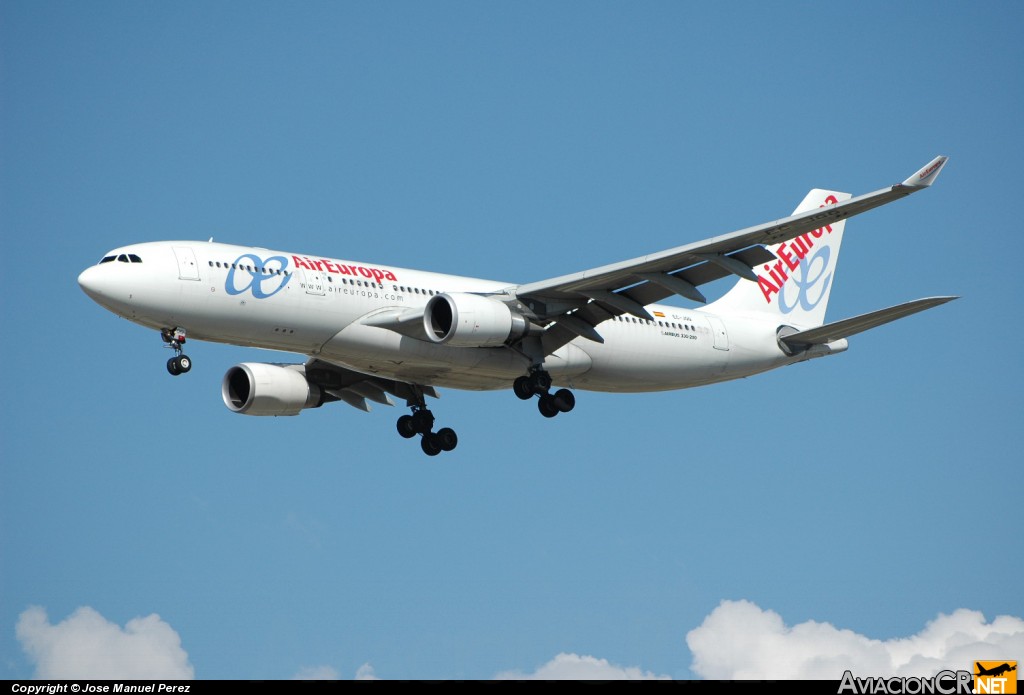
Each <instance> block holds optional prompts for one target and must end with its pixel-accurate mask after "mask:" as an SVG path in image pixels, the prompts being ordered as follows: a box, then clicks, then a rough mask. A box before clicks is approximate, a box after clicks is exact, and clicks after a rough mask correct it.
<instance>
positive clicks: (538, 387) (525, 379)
mask: <svg viewBox="0 0 1024 695" xmlns="http://www.w3.org/2000/svg"><path fill="white" fill-rule="evenodd" d="M550 389H551V375H550V374H548V373H547V372H546V371H545V370H543V369H540V368H537V367H535V368H533V369H531V370H530V373H529V374H527V375H525V376H520V377H516V380H515V381H513V382H512V391H513V392H514V393H515V394H516V397H518V398H519V399H520V400H524V401H527V400H529V399H531V398H533V397H534V396H538V397H539V398H538V400H537V409H538V410H539V411H540V414H541V415H543V416H544V417H554V416H556V415H558V414H559V413H568V412H569V411H570V410H572V409H573V408H575V407H576V396H574V395H573V394H572V391H570V390H569V389H558V390H557V391H555V392H554V393H551V392H550Z"/></svg>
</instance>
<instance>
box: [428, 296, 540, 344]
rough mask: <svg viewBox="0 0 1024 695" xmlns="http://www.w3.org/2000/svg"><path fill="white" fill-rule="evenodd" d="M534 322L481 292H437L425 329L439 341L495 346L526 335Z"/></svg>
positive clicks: (429, 336)
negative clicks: (479, 293)
mask: <svg viewBox="0 0 1024 695" xmlns="http://www.w3.org/2000/svg"><path fill="white" fill-rule="evenodd" d="M529 327H530V324H529V322H528V321H527V320H526V318H525V317H524V316H522V315H521V314H518V313H516V312H514V311H512V309H510V308H509V307H508V306H507V305H506V304H503V303H502V302H500V301H498V300H496V299H491V298H489V297H481V296H480V295H477V294H466V293H461V292H452V293H450V294H436V295H434V296H433V297H431V298H430V301H428V302H427V306H426V309H425V310H424V312H423V330H424V331H425V332H426V334H427V337H428V338H429V339H430V340H431V341H432V342H435V343H442V344H444V345H450V346H452V347H494V346H497V345H504V344H505V342H506V341H508V340H509V339H512V338H519V337H521V336H524V335H526V331H527V330H528V329H529Z"/></svg>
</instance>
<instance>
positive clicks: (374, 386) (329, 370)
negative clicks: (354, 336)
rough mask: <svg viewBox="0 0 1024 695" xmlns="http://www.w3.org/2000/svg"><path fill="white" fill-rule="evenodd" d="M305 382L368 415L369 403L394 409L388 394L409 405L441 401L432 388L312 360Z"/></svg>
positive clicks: (308, 364) (307, 368) (307, 366)
mask: <svg viewBox="0 0 1024 695" xmlns="http://www.w3.org/2000/svg"><path fill="white" fill-rule="evenodd" d="M306 378H307V379H309V380H310V381H312V382H313V383H315V384H317V385H318V386H320V387H321V388H323V389H324V391H325V392H326V393H328V394H330V395H331V396H332V397H334V398H336V399H338V400H340V401H343V402H345V403H348V404H349V405H351V406H352V407H354V408H358V409H359V410H363V411H367V412H368V411H369V410H370V406H369V404H368V403H367V402H366V399H369V400H371V401H374V402H376V403H382V404H384V405H394V403H393V402H392V401H391V399H390V398H389V397H388V394H390V395H392V396H394V397H395V398H399V399H401V400H404V401H405V402H406V403H409V404H410V405H411V404H413V403H415V402H418V401H419V400H420V399H422V398H423V397H424V396H429V397H431V398H438V397H439V396H438V393H437V390H436V389H434V387H433V386H425V385H423V384H412V383H407V382H404V381H396V380H394V379H384V378H383V377H379V376H373V375H370V374H363V373H362V372H357V371H355V370H354V369H349V368H348V367H342V366H340V365H337V364H333V363H331V362H327V361H325V360H321V359H317V358H312V359H310V360H309V361H308V362H306Z"/></svg>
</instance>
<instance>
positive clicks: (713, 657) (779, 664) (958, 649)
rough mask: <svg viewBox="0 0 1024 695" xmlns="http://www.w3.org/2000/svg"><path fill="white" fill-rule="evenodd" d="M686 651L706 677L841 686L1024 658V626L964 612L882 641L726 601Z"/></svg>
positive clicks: (690, 637) (1015, 620) (691, 638)
mask: <svg viewBox="0 0 1024 695" xmlns="http://www.w3.org/2000/svg"><path fill="white" fill-rule="evenodd" d="M686 644H687V645H688V646H689V647H690V651H691V652H692V654H693V664H692V666H691V669H692V670H693V672H694V673H696V674H697V675H699V676H701V677H703V678H712V679H726V680H734V679H757V680H774V679H827V680H838V679H839V678H841V677H842V675H843V671H845V670H846V669H849V670H850V671H852V672H853V673H854V675H857V676H932V675H935V673H937V672H939V671H941V670H943V669H954V670H956V669H967V668H970V666H971V662H972V661H973V660H975V659H1012V658H1017V655H1020V654H1024V620H1022V619H1020V618H1015V617H1012V616H999V617H997V618H996V619H995V620H993V621H992V622H991V623H986V622H985V616H984V615H982V614H981V613H979V612H977V611H970V610H966V609H959V610H957V611H954V612H953V613H952V614H951V615H939V617H937V618H936V619H935V620H932V621H931V622H929V623H928V624H927V625H925V627H924V629H922V630H921V631H920V632H918V633H917V634H915V635H911V636H910V637H906V638H902V639H891V640H877V639H871V638H869V637H866V636H864V635H860V634H857V633H855V632H853V631H851V630H841V629H839V628H837V627H834V626H832V625H830V624H828V623H818V622H815V621H807V622H805V623H800V624H798V625H794V626H792V627H790V626H788V625H786V624H785V623H784V622H783V620H782V617H781V616H780V615H779V614H778V613H775V612H774V611H770V610H763V609H761V608H759V607H758V606H756V605H755V604H753V603H751V602H749V601H722V603H721V604H719V606H718V607H717V608H715V610H713V611H712V612H711V614H710V615H708V617H707V618H705V619H704V622H703V623H702V624H701V626H700V627H698V628H696V629H694V630H691V631H690V633H689V634H688V635H687V636H686Z"/></svg>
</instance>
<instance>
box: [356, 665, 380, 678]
mask: <svg viewBox="0 0 1024 695" xmlns="http://www.w3.org/2000/svg"><path fill="white" fill-rule="evenodd" d="M356 680H357V681H379V680H380V678H378V677H377V674H376V673H374V671H373V666H370V665H369V664H363V665H362V666H360V667H359V669H358V670H357V671H356Z"/></svg>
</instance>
